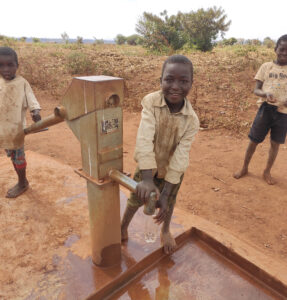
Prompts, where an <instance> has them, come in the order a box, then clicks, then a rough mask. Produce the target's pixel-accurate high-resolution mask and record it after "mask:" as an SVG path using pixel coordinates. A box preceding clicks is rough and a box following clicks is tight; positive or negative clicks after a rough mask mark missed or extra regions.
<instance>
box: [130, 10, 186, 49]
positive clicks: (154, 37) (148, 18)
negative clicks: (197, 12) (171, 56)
mask: <svg viewBox="0 0 287 300" xmlns="http://www.w3.org/2000/svg"><path fill="white" fill-rule="evenodd" d="M136 31H137V32H138V33H139V34H140V35H141V36H142V38H143V45H144V46H145V47H146V48H148V49H150V50H152V51H160V52H162V51H166V50H169V49H172V50H177V49H180V48H181V47H182V46H183V45H184V44H185V43H186V41H187V36H186V34H185V33H184V31H183V30H182V28H181V24H180V23H179V22H178V19H177V17H176V16H171V17H168V15H167V11H163V12H162V13H160V17H158V16H156V15H153V14H151V13H147V12H144V13H143V16H142V17H141V18H140V19H139V21H138V23H137V25H136Z"/></svg>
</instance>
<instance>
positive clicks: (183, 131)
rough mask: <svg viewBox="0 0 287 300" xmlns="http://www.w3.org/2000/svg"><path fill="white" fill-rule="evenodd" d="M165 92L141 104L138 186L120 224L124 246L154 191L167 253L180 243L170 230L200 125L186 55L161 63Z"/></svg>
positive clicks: (137, 144)
mask: <svg viewBox="0 0 287 300" xmlns="http://www.w3.org/2000/svg"><path fill="white" fill-rule="evenodd" d="M160 82H161V90H160V91H157V92H154V93H151V94H148V95H147V96H145V97H144V99H143V100H142V107H143V108H142V116H141V122H140V126H139V129H138V133H137V139H136V149H135V160H136V161H137V163H138V167H137V170H136V172H135V175H134V179H135V180H136V181H137V182H139V183H138V185H137V188H136V193H131V195H130V198H129V199H128V202H127V207H126V210H125V213H124V216H123V219H122V224H121V233H122V241H124V240H126V239H127V238H128V231H127V229H128V225H129V223H130V221H131V220H132V217H133V216H134V214H135V212H136V211H137V209H138V208H139V207H140V206H141V205H143V204H144V203H146V201H147V200H148V198H149V195H150V193H151V192H155V193H156V194H157V196H158V201H157V207H158V208H159V211H158V213H157V215H156V216H155V222H157V223H158V224H160V223H163V226H162V229H161V242H162V245H163V247H164V252H165V253H167V254H168V253H171V252H172V251H173V250H174V249H175V247H176V243H175V240H174V238H173V237H172V235H171V233H170V230H169V226H170V221H171V216H172V213H173V209H174V205H175V201H176V196H177V193H178V190H179V188H180V185H181V182H182V179H183V174H184V171H185V170H186V168H187V167H188V165H189V152H190V147H191V143H192V141H193V139H194V136H195V134H196V133H197V131H198V129H199V121H198V118H197V115H196V114H195V112H194V110H193V108H192V106H191V104H190V102H189V101H188V100H187V99H186V96H187V94H188V92H189V90H190V89H191V86H192V82H193V66H192V63H191V61H190V60H189V59H188V58H186V57H185V56H183V55H174V56H170V57H169V58H168V59H167V60H166V61H165V62H164V64H163V67H162V74H161V79H160Z"/></svg>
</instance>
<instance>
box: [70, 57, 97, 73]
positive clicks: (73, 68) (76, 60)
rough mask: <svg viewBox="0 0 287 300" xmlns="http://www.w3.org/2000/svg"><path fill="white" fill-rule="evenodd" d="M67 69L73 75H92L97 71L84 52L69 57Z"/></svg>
mask: <svg viewBox="0 0 287 300" xmlns="http://www.w3.org/2000/svg"><path fill="white" fill-rule="evenodd" d="M67 67H68V71H69V72H70V73H71V74H90V73H91V72H93V71H94V70H95V64H94V63H93V61H92V60H91V59H90V58H89V57H88V56H87V55H86V54H85V53H82V52H73V53H71V54H69V55H68V57H67Z"/></svg>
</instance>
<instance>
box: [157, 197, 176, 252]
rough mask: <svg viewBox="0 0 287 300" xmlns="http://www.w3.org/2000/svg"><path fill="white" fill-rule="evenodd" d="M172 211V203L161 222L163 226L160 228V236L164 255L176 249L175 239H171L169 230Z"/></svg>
mask: <svg viewBox="0 0 287 300" xmlns="http://www.w3.org/2000/svg"><path fill="white" fill-rule="evenodd" d="M173 209H174V203H173V204H172V205H170V206H169V210H168V213H167V215H166V218H165V220H164V222H163V225H162V228H161V234H160V239H161V244H162V246H163V251H164V253H166V254H170V253H172V252H173V251H174V250H175V248H176V242H175V239H174V238H173V236H172V235H171V233H170V230H169V227H170V221H171V217H172V213H173Z"/></svg>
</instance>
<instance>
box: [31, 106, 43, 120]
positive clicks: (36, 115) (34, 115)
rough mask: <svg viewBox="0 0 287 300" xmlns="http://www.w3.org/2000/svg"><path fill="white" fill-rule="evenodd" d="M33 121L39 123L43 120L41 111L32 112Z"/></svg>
mask: <svg viewBox="0 0 287 300" xmlns="http://www.w3.org/2000/svg"><path fill="white" fill-rule="evenodd" d="M31 116H32V120H33V121H34V122H38V121H40V120H41V115H40V109H34V110H32V111H31Z"/></svg>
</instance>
